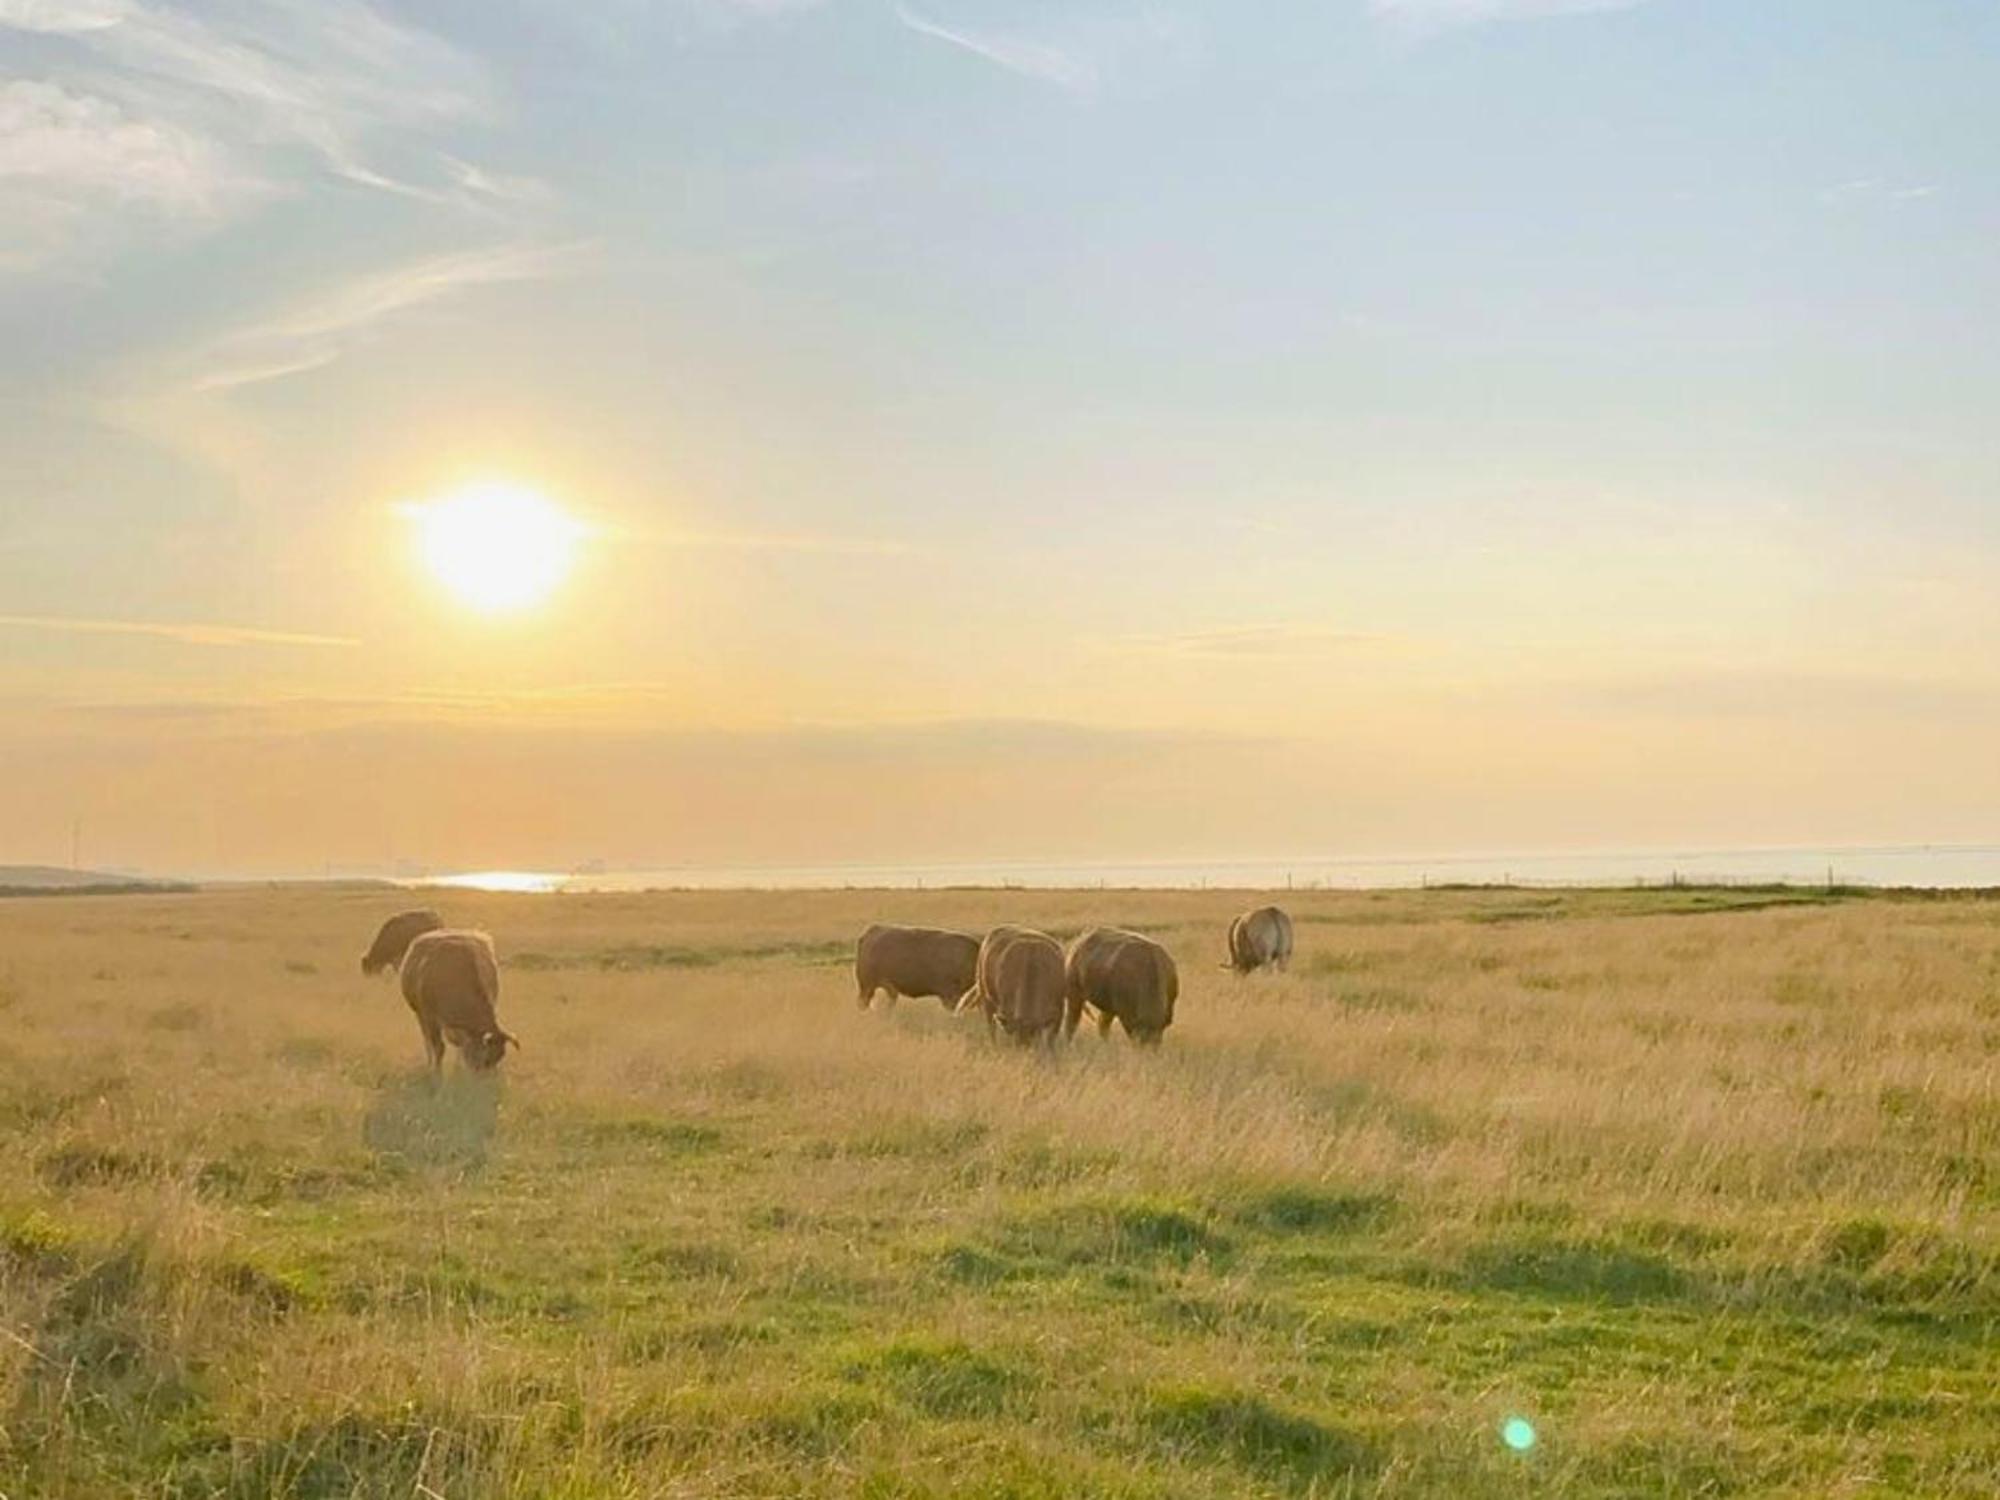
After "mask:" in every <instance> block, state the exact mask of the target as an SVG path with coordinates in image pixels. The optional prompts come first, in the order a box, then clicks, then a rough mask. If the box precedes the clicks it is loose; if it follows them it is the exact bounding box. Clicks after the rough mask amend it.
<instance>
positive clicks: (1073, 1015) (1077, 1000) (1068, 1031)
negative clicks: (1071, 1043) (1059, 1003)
mask: <svg viewBox="0 0 2000 1500" xmlns="http://www.w3.org/2000/svg"><path fill="white" fill-rule="evenodd" d="M1082 1019H1083V996H1081V995H1071V996H1070V997H1069V998H1068V1000H1066V1001H1065V1002H1064V1004H1063V1036H1064V1038H1066V1039H1067V1038H1069V1037H1073V1036H1075V1035H1076V1027H1077V1023H1078V1022H1079V1021H1081V1020H1082Z"/></svg>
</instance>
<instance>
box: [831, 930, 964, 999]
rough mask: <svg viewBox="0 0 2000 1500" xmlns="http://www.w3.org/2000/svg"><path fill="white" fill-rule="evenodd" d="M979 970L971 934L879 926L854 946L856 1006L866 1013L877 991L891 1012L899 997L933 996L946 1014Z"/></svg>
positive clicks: (862, 935)
mask: <svg viewBox="0 0 2000 1500" xmlns="http://www.w3.org/2000/svg"><path fill="white" fill-rule="evenodd" d="M978 970H979V939H978V938H976V937H974V936H973V935H972V934H971V933H969V932H948V931H946V930H945V929H943V928H941V927H885V926H883V925H882V924H881V923H880V922H877V923H876V924H875V925H874V926H872V927H870V928H869V929H868V930H867V931H866V932H864V933H862V934H861V940H860V941H859V942H858V943H856V944H855V945H854V983H855V986H856V987H857V988H858V990H859V991H860V994H859V995H858V996H857V997H856V1000H855V1003H856V1004H857V1005H859V1006H860V1007H861V1008H862V1009H863V1010H866V1009H868V1005H869V1002H870V1001H872V1000H873V999H874V998H875V992H876V991H877V990H887V991H888V992H889V1004H890V1005H891V1006H892V1007H893V1006H894V1005H895V1003H896V1000H897V998H898V997H899V996H902V995H935V996H936V997H937V998H938V999H940V1000H942V1001H943V1002H944V1007H945V1009H946V1010H950V1009H951V1008H952V1007H953V1006H955V1005H957V1004H958V1001H959V997H960V996H961V995H963V994H964V993H965V992H966V991H967V990H968V989H970V988H971V987H972V982H973V980H974V978H976V977H977V974H978Z"/></svg>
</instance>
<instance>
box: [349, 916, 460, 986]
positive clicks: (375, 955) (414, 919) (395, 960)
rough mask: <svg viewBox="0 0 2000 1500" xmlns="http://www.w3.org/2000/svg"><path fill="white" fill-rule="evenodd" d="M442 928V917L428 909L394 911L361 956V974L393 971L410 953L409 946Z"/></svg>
mask: <svg viewBox="0 0 2000 1500" xmlns="http://www.w3.org/2000/svg"><path fill="white" fill-rule="evenodd" d="M442 926H444V918H443V917H441V916H439V915H438V914H437V913H436V912H434V911H432V910H431V909H430V908H429V907H424V908H422V909H420V910H417V911H399V912H397V913H396V915H395V916H393V917H391V918H389V920H388V921H386V922H384V923H383V924H382V930H381V931H380V932H378V933H376V934H375V941H374V943H372V944H371V945H370V946H369V949H368V951H367V952H366V953H364V954H362V955H361V972H362V973H364V974H379V973H381V972H382V971H383V970H384V969H393V968H396V967H397V966H398V965H400V964H401V963H402V962H403V955H404V954H405V953H408V952H409V951H410V944H412V943H414V942H415V941H416V940H417V939H418V938H420V937H422V936H423V935H424V934H425V933H427V932H436V931H437V930H438V929H439V928H440V927H442Z"/></svg>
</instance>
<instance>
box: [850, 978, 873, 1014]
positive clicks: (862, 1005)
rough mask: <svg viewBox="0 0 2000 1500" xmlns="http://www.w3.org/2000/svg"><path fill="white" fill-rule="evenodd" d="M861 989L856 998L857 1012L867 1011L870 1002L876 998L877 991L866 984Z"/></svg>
mask: <svg viewBox="0 0 2000 1500" xmlns="http://www.w3.org/2000/svg"><path fill="white" fill-rule="evenodd" d="M860 988H861V993H860V994H858V995H856V996H855V997H854V1007H855V1009H856V1010H866V1009H868V1006H869V1004H870V1002H872V1001H873V1000H874V998H875V991H874V989H873V988H872V987H870V986H868V985H865V984H864V985H862V986H861V987H860Z"/></svg>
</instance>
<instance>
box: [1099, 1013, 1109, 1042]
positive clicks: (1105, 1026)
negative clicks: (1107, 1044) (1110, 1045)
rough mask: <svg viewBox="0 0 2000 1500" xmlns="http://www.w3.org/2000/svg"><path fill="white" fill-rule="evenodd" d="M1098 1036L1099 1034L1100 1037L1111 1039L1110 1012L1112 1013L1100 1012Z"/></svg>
mask: <svg viewBox="0 0 2000 1500" xmlns="http://www.w3.org/2000/svg"><path fill="white" fill-rule="evenodd" d="M1097 1034H1098V1035H1099V1036H1100V1037H1109V1036H1110V1035H1111V1012H1110V1011H1108V1010H1100V1011H1099V1012H1098V1013H1097Z"/></svg>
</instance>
